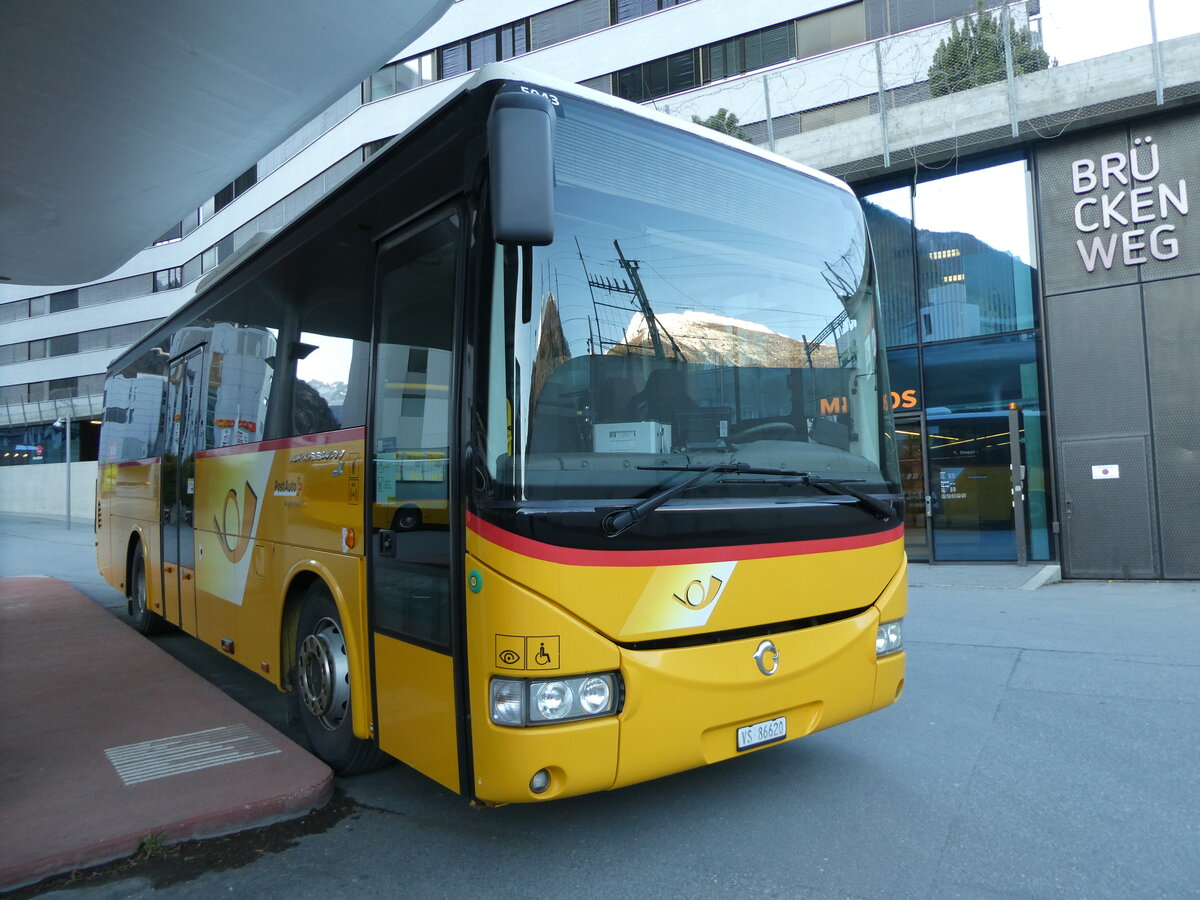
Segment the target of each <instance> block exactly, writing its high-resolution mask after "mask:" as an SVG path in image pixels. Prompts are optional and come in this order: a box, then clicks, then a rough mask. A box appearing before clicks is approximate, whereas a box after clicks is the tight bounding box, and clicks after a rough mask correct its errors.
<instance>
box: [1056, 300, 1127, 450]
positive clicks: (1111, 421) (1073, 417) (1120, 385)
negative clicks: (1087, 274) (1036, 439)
mask: <svg viewBox="0 0 1200 900" xmlns="http://www.w3.org/2000/svg"><path fill="white" fill-rule="evenodd" d="M1045 308H1046V336H1047V339H1048V342H1049V364H1050V382H1051V386H1052V390H1053V406H1052V410H1053V415H1054V428H1055V435H1056V436H1057V438H1058V440H1059V441H1067V440H1079V439H1082V438H1097V437H1102V436H1107V437H1115V436H1132V435H1141V436H1144V435H1148V434H1149V433H1150V416H1149V412H1148V409H1147V403H1148V395H1147V390H1146V353H1145V341H1144V339H1143V332H1142V310H1141V300H1140V293H1139V290H1138V288H1137V286H1130V287H1119V288H1107V289H1105V290H1100V291H1086V292H1083V293H1078V294H1060V295H1059V296H1056V297H1047V298H1046V303H1045Z"/></svg>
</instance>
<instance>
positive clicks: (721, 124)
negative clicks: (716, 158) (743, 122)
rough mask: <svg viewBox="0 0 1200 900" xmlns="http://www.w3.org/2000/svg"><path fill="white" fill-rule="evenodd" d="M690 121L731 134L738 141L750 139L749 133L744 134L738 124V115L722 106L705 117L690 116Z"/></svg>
mask: <svg viewBox="0 0 1200 900" xmlns="http://www.w3.org/2000/svg"><path fill="white" fill-rule="evenodd" d="M692 121H693V122H695V123H696V124H697V125H703V126H704V127H705V128H711V129H712V130H713V131H719V132H721V133H722V134H728V135H732V136H733V137H735V138H737V139H738V140H739V141H748V140H750V135H748V134H746V132H745V131H744V130H743V129H742V127H741V126H740V125H738V117H737V116H736V115H734V114H733V113H731V112H730V111H729V110H727V109H726V108H725V107H723V106H722V107H721V108H720V109H718V110H717V111H716V112H715V113H714V114H713V115H711V116H709V117H708V118H707V119H701V118H700V117H699V116H692Z"/></svg>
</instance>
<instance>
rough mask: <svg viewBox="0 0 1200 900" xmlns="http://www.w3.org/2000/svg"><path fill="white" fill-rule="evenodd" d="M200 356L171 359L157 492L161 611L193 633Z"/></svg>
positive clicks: (195, 351) (199, 350) (197, 353)
mask: <svg viewBox="0 0 1200 900" xmlns="http://www.w3.org/2000/svg"><path fill="white" fill-rule="evenodd" d="M203 359H204V347H203V346H200V347H196V348H195V349H193V350H191V351H189V352H188V353H186V354H185V355H183V356H181V357H179V358H178V359H176V360H174V361H173V362H172V363H171V368H170V372H169V375H168V384H169V389H168V390H169V397H168V400H167V425H168V428H167V442H166V446H165V447H164V449H163V458H162V485H161V493H160V501H161V504H162V509H161V513H162V548H163V553H162V555H163V565H162V596H163V609H162V617H163V618H164V619H166V620H167V621H168V622H171V623H173V624H175V625H178V626H180V627H181V628H183V629H184V630H185V631H188V632H191V633H192V634H195V633H196V536H195V509H196V502H195V501H196V450H197V449H198V446H199V442H200V413H201V409H200V406H201V404H200V400H201V396H202V390H201V388H202V384H203V379H202V377H201V376H202V368H201V367H202V363H203Z"/></svg>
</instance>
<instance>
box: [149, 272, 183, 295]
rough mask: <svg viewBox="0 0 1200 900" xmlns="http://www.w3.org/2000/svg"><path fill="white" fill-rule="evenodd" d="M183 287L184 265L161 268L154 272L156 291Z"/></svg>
mask: <svg viewBox="0 0 1200 900" xmlns="http://www.w3.org/2000/svg"><path fill="white" fill-rule="evenodd" d="M181 287H183V266H176V267H175V268H174V269H161V270H159V271H158V272H155V273H154V291H155V292H156V293H157V292H158V291H173V290H175V289H176V288H181Z"/></svg>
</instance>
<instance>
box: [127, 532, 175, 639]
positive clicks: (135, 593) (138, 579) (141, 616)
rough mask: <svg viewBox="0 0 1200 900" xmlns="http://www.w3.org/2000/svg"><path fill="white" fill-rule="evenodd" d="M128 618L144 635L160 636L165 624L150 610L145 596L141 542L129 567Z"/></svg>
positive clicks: (161, 618) (143, 559) (165, 626)
mask: <svg viewBox="0 0 1200 900" xmlns="http://www.w3.org/2000/svg"><path fill="white" fill-rule="evenodd" d="M129 618H130V619H131V620H132V621H133V627H134V629H135V630H137V631H139V632H140V633H142V634H145V635H151V634H162V633H163V632H164V631H166V630H167V622H166V620H165V619H163V617H162V616H160V615H159V614H158V613H156V612H155V611H154V610H152V609H151V608H150V607H149V605H148V602H147V595H146V554H145V553H144V552H143V551H142V544H141V541H139V542H138V544H137V546H136V547H135V548H134V550H133V562H132V563H131V565H130V566H129Z"/></svg>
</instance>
